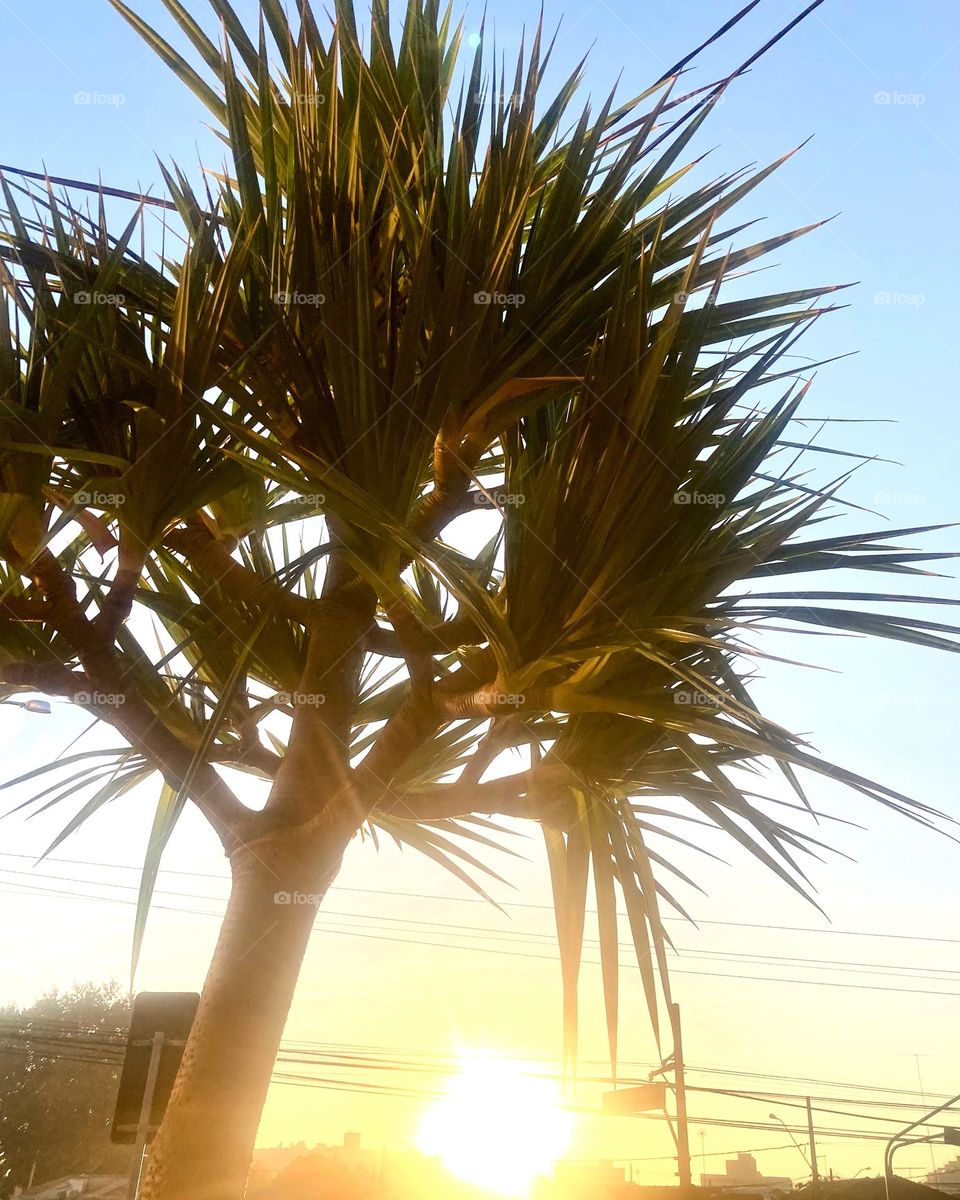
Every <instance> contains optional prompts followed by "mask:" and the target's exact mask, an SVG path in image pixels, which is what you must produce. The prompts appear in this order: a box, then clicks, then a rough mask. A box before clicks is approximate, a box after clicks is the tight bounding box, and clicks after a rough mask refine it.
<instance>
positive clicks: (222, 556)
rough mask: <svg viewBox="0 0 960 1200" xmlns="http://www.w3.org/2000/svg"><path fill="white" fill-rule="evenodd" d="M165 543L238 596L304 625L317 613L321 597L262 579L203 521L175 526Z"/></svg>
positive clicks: (271, 580)
mask: <svg viewBox="0 0 960 1200" xmlns="http://www.w3.org/2000/svg"><path fill="white" fill-rule="evenodd" d="M163 544H164V545H165V546H166V547H167V549H168V550H173V551H174V552H175V553H177V554H182V555H183V557H184V558H185V559H186V560H187V561H188V562H189V563H190V564H191V565H192V566H195V567H199V568H200V570H201V571H203V572H205V573H206V574H207V575H208V576H209V577H210V579H211V580H212V582H213V583H215V584H217V585H219V586H222V587H224V588H226V589H228V590H229V591H230V593H231V595H233V596H235V597H236V598H237V599H238V600H242V601H244V602H246V603H249V604H253V605H257V606H259V605H264V604H272V605H274V607H275V609H276V612H277V615H278V616H280V617H283V618H285V619H286V620H289V621H296V622H297V623H298V624H300V625H306V624H309V623H310V621H311V620H313V618H314V617H315V616H316V612H317V608H316V606H317V601H316V600H310V599H308V598H307V597H306V596H298V595H296V594H295V593H294V592H288V591H287V589H286V588H285V587H284V586H283V585H282V584H281V583H278V582H277V581H276V580H273V579H262V578H261V577H260V576H259V575H258V574H257V573H256V571H251V570H250V569H249V568H247V567H245V566H243V564H242V563H238V562H237V560H236V559H235V558H234V557H233V555H232V554H231V552H230V550H229V549H228V545H227V543H225V542H221V541H220V540H219V539H218V538H216V537H214V535H213V534H212V533H211V532H210V531H209V530H208V529H206V528H205V527H204V526H203V525H201V524H194V525H191V526H189V527H187V528H183V527H181V528H178V529H172V530H171V531H170V532H169V533H168V534H167V535H166V537H165V538H164V540H163Z"/></svg>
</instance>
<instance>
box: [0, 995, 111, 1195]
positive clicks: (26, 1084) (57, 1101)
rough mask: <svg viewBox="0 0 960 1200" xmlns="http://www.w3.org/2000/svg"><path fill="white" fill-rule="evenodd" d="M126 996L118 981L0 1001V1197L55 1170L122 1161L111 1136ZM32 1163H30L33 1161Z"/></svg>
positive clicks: (94, 1170) (99, 1169)
mask: <svg viewBox="0 0 960 1200" xmlns="http://www.w3.org/2000/svg"><path fill="white" fill-rule="evenodd" d="M129 1019H130V997H129V996H128V995H127V993H126V992H124V991H123V990H122V989H121V987H120V986H119V984H116V983H108V984H94V983H84V984H78V985H77V986H75V987H73V988H71V989H70V990H69V991H66V992H60V991H52V992H47V993H46V994H45V995H43V996H41V997H40V999H39V1000H37V1001H35V1002H34V1003H33V1004H31V1005H29V1006H27V1007H26V1008H18V1007H17V1006H16V1005H12V1004H11V1005H7V1006H6V1007H4V1008H0V1198H2V1200H6V1197H7V1196H9V1195H11V1193H12V1192H13V1189H14V1187H15V1186H16V1185H18V1184H19V1185H20V1186H25V1185H26V1184H27V1182H28V1181H29V1179H30V1175H31V1171H33V1174H34V1177H35V1179H36V1181H37V1182H42V1181H43V1180H45V1179H55V1178H57V1176H59V1175H68V1174H71V1173H73V1172H76V1173H77V1174H87V1173H89V1174H105V1175H107V1174H113V1173H121V1172H124V1171H126V1170H128V1169H129V1165H130V1151H129V1150H128V1149H127V1148H126V1147H124V1146H114V1145H113V1144H112V1143H111V1142H110V1121H111V1119H112V1116H113V1105H114V1100H115V1098H116V1088H117V1079H118V1077H119V1071H120V1063H121V1061H122V1054H121V1039H122V1038H123V1037H124V1036H125V1033H126V1027H127V1024H128V1023H129ZM34 1164H36V1167H35V1169H34Z"/></svg>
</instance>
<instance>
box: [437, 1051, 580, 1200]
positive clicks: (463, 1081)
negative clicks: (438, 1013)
mask: <svg viewBox="0 0 960 1200" xmlns="http://www.w3.org/2000/svg"><path fill="white" fill-rule="evenodd" d="M573 1120H574V1118H573V1115H572V1114H571V1113H569V1112H565V1111H564V1110H563V1108H562V1107H561V1098H560V1092H559V1089H558V1088H557V1087H556V1086H555V1085H554V1084H552V1083H550V1082H549V1081H547V1080H545V1079H538V1078H536V1077H535V1076H534V1075H533V1074H531V1072H530V1068H529V1067H525V1066H524V1065H523V1064H521V1063H517V1062H512V1061H509V1060H507V1059H503V1058H497V1057H496V1056H494V1055H491V1054H482V1053H478V1052H471V1053H469V1054H463V1055H461V1058H460V1071H459V1073H458V1074H457V1075H455V1076H453V1078H451V1079H450V1081H449V1083H448V1085H447V1087H446V1090H445V1092H444V1095H443V1096H442V1097H441V1098H440V1099H439V1100H437V1102H436V1103H435V1104H434V1105H433V1106H432V1107H431V1108H430V1109H428V1110H427V1112H426V1114H425V1115H424V1118H423V1121H422V1122H421V1125H420V1129H419V1132H418V1134H417V1139H416V1142H417V1146H418V1148H419V1149H420V1150H422V1151H423V1152H424V1153H425V1154H434V1155H438V1156H439V1158H440V1160H441V1161H442V1162H443V1164H444V1166H445V1167H446V1168H447V1169H448V1170H449V1171H450V1172H451V1173H452V1174H454V1175H456V1176H458V1178H460V1179H463V1180H465V1181H466V1182H467V1183H472V1184H475V1185H476V1186H478V1187H482V1188H486V1189H487V1191H491V1192H496V1193H498V1194H499V1195H502V1196H518V1197H523V1196H526V1195H527V1194H528V1193H529V1191H530V1187H531V1185H532V1184H533V1181H534V1179H535V1178H536V1177H537V1176H538V1175H542V1174H545V1173H546V1172H548V1171H549V1170H550V1169H551V1168H552V1167H553V1165H554V1164H555V1163H556V1161H557V1160H558V1159H559V1158H560V1156H561V1155H562V1154H563V1152H564V1150H565V1149H566V1147H567V1145H568V1143H569V1141H570V1135H571V1133H572V1132H573Z"/></svg>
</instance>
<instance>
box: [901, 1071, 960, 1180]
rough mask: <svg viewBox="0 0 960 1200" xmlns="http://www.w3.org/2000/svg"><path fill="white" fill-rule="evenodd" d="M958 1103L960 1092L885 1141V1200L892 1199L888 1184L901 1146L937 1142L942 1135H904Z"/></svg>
mask: <svg viewBox="0 0 960 1200" xmlns="http://www.w3.org/2000/svg"><path fill="white" fill-rule="evenodd" d="M957 1103H960V1094H958V1095H956V1096H954V1097H953V1098H952V1099H950V1100H948V1101H947V1102H946V1104H940V1105H938V1106H937V1107H936V1108H932V1109H931V1110H930V1111H929V1112H928V1113H924V1115H923V1116H922V1117H920V1118H919V1120H917V1121H912V1122H911V1123H910V1124H909V1125H905V1126H904V1127H903V1129H901V1130H900V1132H899V1133H895V1134H894V1135H893V1137H892V1138H891V1139H890V1141H889V1142H887V1145H886V1149H885V1150H884V1152H883V1181H884V1187H885V1188H886V1194H887V1200H892V1197H891V1188H890V1184H891V1182H892V1180H893V1156H894V1154H895V1153H896V1152H897V1150H899V1149H900V1147H901V1146H913V1145H916V1144H917V1143H918V1142H938V1141H939V1140H940V1138H941V1137H942V1136H943V1135H942V1134H941V1133H930V1134H926V1135H925V1136H923V1137H915V1138H908V1137H906V1136H905V1135H906V1134H908V1133H910V1132H911V1131H912V1130H914V1129H916V1128H917V1127H918V1126H920V1125H926V1123H927V1122H928V1121H929V1120H930V1118H931V1117H935V1116H936V1115H937V1113H941V1112H943V1111H944V1109H947V1108H952V1107H953V1106H954V1104H957Z"/></svg>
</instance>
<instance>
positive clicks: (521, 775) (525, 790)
mask: <svg viewBox="0 0 960 1200" xmlns="http://www.w3.org/2000/svg"><path fill="white" fill-rule="evenodd" d="M572 782H574V776H573V775H572V774H571V773H570V771H568V770H567V769H566V768H565V767H562V766H559V765H556V766H551V767H545V766H536V767H532V768H531V769H530V770H528V771H520V772H518V773H517V774H514V775H505V776H503V777H502V778H501V779H491V780H490V781H489V782H487V783H469V784H462V783H451V784H446V785H444V786H442V787H437V788H431V789H429V790H427V791H417V792H406V793H404V794H403V795H400V796H396V797H392V798H391V799H390V801H389V802H384V803H381V804H380V805H378V808H377V811H378V812H382V813H384V814H385V815H389V816H394V817H400V818H403V819H409V820H412V821H440V820H444V819H447V818H451V817H467V816H473V815H477V814H483V815H486V816H502V817H518V818H523V819H526V820H533V821H542V822H543V823H544V824H546V825H553V826H555V827H557V828H558V829H568V828H569V827H570V826H571V825H572V824H573V822H574V821H576V819H577V815H578V814H577V806H576V802H575V800H574V799H573V797H572V795H571V793H570V789H569V784H570V783H572Z"/></svg>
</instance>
